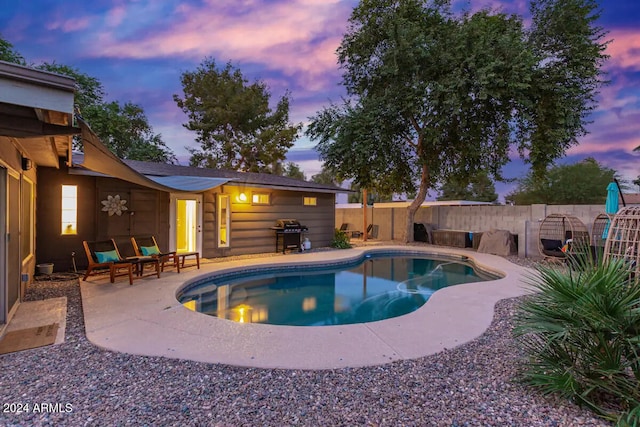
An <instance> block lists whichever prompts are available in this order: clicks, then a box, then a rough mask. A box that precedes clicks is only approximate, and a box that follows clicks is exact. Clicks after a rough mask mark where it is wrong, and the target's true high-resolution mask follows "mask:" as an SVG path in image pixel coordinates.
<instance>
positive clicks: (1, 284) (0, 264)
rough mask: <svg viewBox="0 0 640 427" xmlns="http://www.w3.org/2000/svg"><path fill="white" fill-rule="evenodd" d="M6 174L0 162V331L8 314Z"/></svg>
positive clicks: (7, 194)
mask: <svg viewBox="0 0 640 427" xmlns="http://www.w3.org/2000/svg"><path fill="white" fill-rule="evenodd" d="M8 176H9V170H8V168H7V167H5V166H4V165H3V164H0V235H2V242H0V272H1V274H0V276H1V277H0V331H2V328H1V326H2V325H6V324H7V321H8V314H9V313H8V309H7V301H8V299H9V285H8V282H9V271H8V270H9V269H8V268H7V267H8V265H9V263H8V259H7V239H8V235H7V233H8V230H7V209H8V208H9V200H8V197H9V192H8V191H7V186H8V185H9V180H8Z"/></svg>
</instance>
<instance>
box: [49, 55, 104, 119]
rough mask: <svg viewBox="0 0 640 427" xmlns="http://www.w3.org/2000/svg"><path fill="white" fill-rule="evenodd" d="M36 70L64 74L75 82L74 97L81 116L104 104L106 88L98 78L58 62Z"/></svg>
mask: <svg viewBox="0 0 640 427" xmlns="http://www.w3.org/2000/svg"><path fill="white" fill-rule="evenodd" d="M36 68H38V69H40V70H45V71H50V72H52V73H57V74H63V75H65V76H69V77H71V78H73V79H74V80H75V89H76V92H75V95H74V103H75V106H76V108H77V109H78V110H79V111H80V114H81V115H83V116H84V114H85V111H86V110H87V109H89V108H93V107H96V106H99V105H101V104H103V103H104V96H105V90H104V86H102V82H101V81H100V80H98V79H97V78H95V77H92V76H90V75H88V74H86V73H83V72H81V71H80V70H78V69H77V68H75V67H71V66H69V65H63V64H58V63H56V62H44V63H42V64H40V65H37V66H36Z"/></svg>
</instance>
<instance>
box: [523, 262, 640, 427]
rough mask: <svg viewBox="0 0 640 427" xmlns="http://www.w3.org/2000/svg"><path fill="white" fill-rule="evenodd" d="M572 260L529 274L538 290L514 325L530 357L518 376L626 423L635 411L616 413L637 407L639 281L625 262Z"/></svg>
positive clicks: (639, 389)
mask: <svg viewBox="0 0 640 427" xmlns="http://www.w3.org/2000/svg"><path fill="white" fill-rule="evenodd" d="M578 252H579V253H583V254H584V253H587V252H588V251H578ZM571 260H572V262H570V263H569V266H570V269H559V268H557V267H555V268H554V267H550V266H544V267H540V268H538V269H537V272H536V273H535V274H534V275H532V276H531V277H529V279H528V284H529V285H530V286H532V287H533V289H534V290H535V291H537V292H536V293H534V294H533V295H532V296H530V297H529V298H528V299H526V300H525V301H524V302H523V303H522V304H521V305H520V309H519V312H518V314H517V316H516V322H517V323H516V324H517V326H516V328H515V330H514V332H515V336H516V338H517V339H518V341H519V342H520V343H521V344H522V348H523V349H524V351H525V352H526V354H527V357H528V360H527V362H528V363H527V364H524V365H523V370H522V371H523V372H522V373H523V377H524V380H525V381H526V382H528V383H529V384H531V385H533V386H535V387H537V388H539V389H540V390H541V391H542V392H543V393H544V394H551V393H559V394H560V395H561V396H564V397H566V398H571V399H574V400H576V401H577V402H578V403H579V404H583V405H587V406H588V407H590V408H591V409H592V410H594V411H595V412H596V413H598V414H599V415H600V416H603V417H604V418H607V419H610V420H616V419H619V422H620V425H625V424H623V422H622V420H623V418H624V419H625V420H627V419H628V420H630V419H632V418H634V417H635V415H634V412H635V414H636V415H637V414H639V413H640V410H638V409H635V410H633V411H631V412H628V413H627V414H625V415H624V416H623V415H622V414H623V413H625V412H627V411H630V410H631V409H633V408H637V407H638V406H640V383H639V380H640V357H639V350H640V286H637V285H635V286H634V281H633V280H632V279H631V278H630V276H629V270H628V268H626V267H627V266H626V265H625V263H624V261H621V260H610V261H608V262H602V261H598V262H596V261H593V259H592V258H591V257H590V256H585V255H580V254H577V255H575V256H573V257H572V258H571ZM628 425H634V424H628Z"/></svg>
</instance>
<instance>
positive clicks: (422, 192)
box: [405, 165, 429, 243]
mask: <svg viewBox="0 0 640 427" xmlns="http://www.w3.org/2000/svg"><path fill="white" fill-rule="evenodd" d="M428 189H429V171H428V170H427V166H426V165H422V176H421V177H420V188H419V189H418V194H416V198H415V199H413V202H412V203H411V204H410V205H409V207H408V208H407V229H406V233H405V243H409V242H413V219H414V218H415V216H416V212H417V211H418V208H419V207H420V205H422V202H424V199H426V198H427V190H428Z"/></svg>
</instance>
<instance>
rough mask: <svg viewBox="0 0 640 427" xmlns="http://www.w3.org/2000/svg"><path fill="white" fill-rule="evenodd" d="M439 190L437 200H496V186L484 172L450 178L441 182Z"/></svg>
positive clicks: (491, 201)
mask: <svg viewBox="0 0 640 427" xmlns="http://www.w3.org/2000/svg"><path fill="white" fill-rule="evenodd" d="M440 191H441V192H442V194H440V196H438V200H471V201H475V202H490V203H495V202H497V201H498V193H496V187H495V185H494V184H493V181H491V178H489V175H488V174H487V173H486V172H480V173H478V174H477V175H476V176H474V177H472V178H470V179H455V178H451V179H449V180H448V181H447V182H445V183H444V184H442V186H441V187H440Z"/></svg>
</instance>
